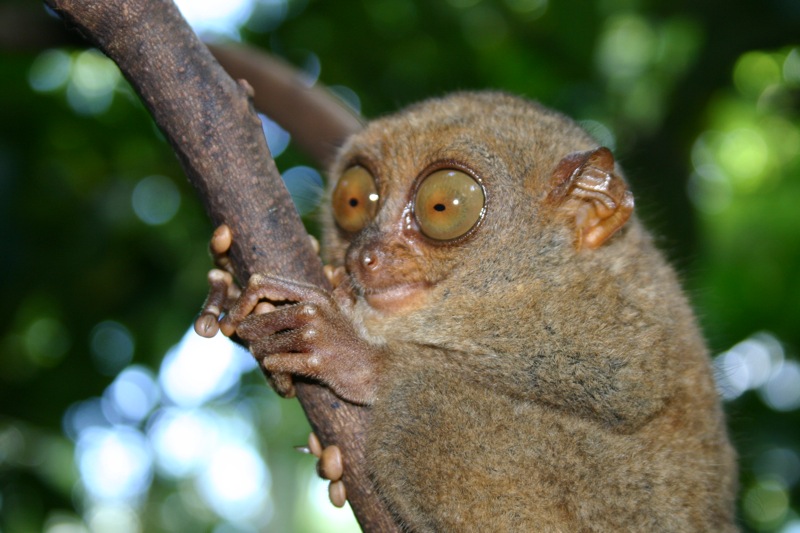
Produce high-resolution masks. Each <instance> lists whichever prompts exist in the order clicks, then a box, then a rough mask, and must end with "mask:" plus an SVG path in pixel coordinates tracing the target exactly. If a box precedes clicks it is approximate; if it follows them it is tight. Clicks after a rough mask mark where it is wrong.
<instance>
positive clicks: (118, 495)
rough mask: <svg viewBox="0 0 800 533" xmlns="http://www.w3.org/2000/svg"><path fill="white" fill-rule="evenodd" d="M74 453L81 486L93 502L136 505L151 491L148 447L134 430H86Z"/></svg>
mask: <svg viewBox="0 0 800 533" xmlns="http://www.w3.org/2000/svg"><path fill="white" fill-rule="evenodd" d="M75 454H76V463H77V464H78V468H79V470H80V473H81V479H82V481H83V484H84V486H85V488H86V491H87V493H88V494H89V496H90V497H91V498H92V499H93V500H95V501H100V502H119V503H127V502H135V501H137V500H138V499H139V498H141V497H142V496H143V495H144V494H145V493H146V492H147V490H148V489H149V488H150V481H151V479H152V474H153V468H152V467H153V461H152V453H151V451H150V444H149V443H148V441H147V439H145V437H144V435H142V434H141V433H140V432H138V431H136V430H135V429H132V428H129V427H125V426H118V427H114V428H90V429H87V430H86V431H84V432H83V433H82V434H81V435H80V438H79V439H78V445H77V447H76V449H75Z"/></svg>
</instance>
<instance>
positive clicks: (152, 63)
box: [46, 0, 398, 531]
mask: <svg viewBox="0 0 800 533" xmlns="http://www.w3.org/2000/svg"><path fill="white" fill-rule="evenodd" d="M46 2H47V4H48V5H49V6H50V7H52V8H53V9H54V10H55V11H57V12H58V13H59V14H61V16H62V17H64V18H65V19H66V20H67V21H68V22H69V23H71V25H73V26H74V27H75V28H77V29H78V31H80V32H81V33H82V34H83V35H84V37H86V38H87V39H88V40H89V41H91V42H92V43H94V44H95V45H96V46H97V47H98V48H100V49H101V50H102V51H103V52H105V53H106V54H107V55H108V56H109V57H110V58H111V59H113V60H114V61H115V62H116V63H117V65H118V66H119V67H120V70H121V71H122V72H123V74H124V75H125V77H126V78H127V79H128V81H129V82H130V83H131V85H132V86H133V87H134V89H135V90H136V91H137V93H138V94H139V96H140V97H141V98H142V101H143V102H144V104H145V106H146V107H147V109H148V110H149V111H150V113H151V114H152V116H153V118H154V119H155V121H156V123H157V124H158V125H159V127H160V128H161V130H162V131H163V132H164V134H165V136H166V137H167V139H168V140H169V142H170V144H171V145H172V147H173V148H174V150H175V152H176V154H177V155H178V158H179V159H180V161H181V163H182V165H183V168H184V171H185V172H186V174H187V176H188V178H189V180H190V182H191V183H192V184H193V185H194V186H195V187H196V188H197V190H198V192H199V193H200V196H201V197H202V199H203V201H204V203H205V206H206V209H207V212H208V214H209V216H210V218H211V220H212V222H213V223H214V224H215V225H219V224H221V223H223V222H224V223H225V224H228V225H229V226H230V227H231V229H232V231H233V234H234V245H233V248H232V250H231V260H232V264H233V266H234V269H235V271H236V274H237V276H238V277H239V279H243V280H246V279H247V278H248V277H249V276H250V274H252V273H254V272H270V273H273V274H277V275H280V276H284V277H291V278H294V279H299V280H303V281H306V282H310V283H314V284H316V285H319V286H322V287H327V281H326V279H325V276H324V275H323V273H322V269H321V263H320V261H319V258H318V257H317V256H316V254H315V253H314V251H313V249H312V248H311V246H310V243H309V240H308V237H307V235H306V233H305V230H304V228H303V226H302V223H301V221H300V219H299V217H298V216H297V214H296V211H295V210H294V207H293V205H292V201H291V198H290V197H289V194H288V192H287V191H286V189H285V187H284V186H283V184H282V181H281V178H280V175H279V173H278V170H277V168H276V167H275V164H274V162H273V160H272V158H271V156H270V155H269V151H268V149H267V146H266V142H265V139H264V136H263V133H262V130H261V125H260V123H259V121H258V118H257V117H256V115H255V113H254V111H253V108H252V106H251V104H250V101H249V98H248V92H249V86H248V85H247V84H241V83H238V84H237V83H236V82H234V81H233V80H232V79H231V78H230V77H229V76H227V75H226V74H225V72H224V71H223V70H222V69H221V68H220V66H219V65H218V64H217V63H216V61H214V59H213V58H212V57H211V54H210V53H209V51H208V49H207V48H206V47H205V45H203V44H202V43H201V42H200V41H199V40H198V39H197V37H196V36H195V35H194V33H193V32H192V31H191V29H190V28H189V27H188V25H187V24H186V22H185V21H184V20H183V19H182V17H181V16H180V14H179V13H178V11H177V8H175V6H174V5H173V4H172V2H170V1H169V0H136V1H133V0H103V1H102V2H97V1H93V0H46ZM297 391H298V398H299V399H300V402H301V404H302V405H303V408H304V409H305V412H306V415H307V416H308V419H309V421H310V422H311V425H312V427H313V429H314V431H315V432H316V433H317V434H318V435H319V437H320V439H321V441H322V442H323V444H325V445H329V444H337V445H338V446H339V447H340V448H342V451H343V453H344V455H345V457H346V460H347V464H346V473H345V479H344V481H345V484H346V486H347V491H348V499H349V500H350V503H351V505H352V507H353V510H354V512H355V514H356V517H357V519H358V521H359V523H360V524H361V527H362V529H364V530H366V531H398V528H397V526H396V524H395V523H394V521H393V520H392V518H391V516H390V515H389V514H388V512H387V511H386V509H385V507H384V506H383V505H382V503H381V502H380V500H379V499H378V498H377V495H376V494H375V492H374V489H373V486H372V484H371V483H370V481H369V478H368V476H367V474H366V471H365V468H364V461H363V457H364V432H365V429H366V426H367V424H368V423H369V411H368V410H367V409H365V408H361V407H358V406H354V405H351V404H348V403H346V402H344V401H342V400H341V399H339V398H338V397H336V396H334V395H333V394H332V393H330V391H328V389H325V388H323V387H320V386H317V385H313V384H306V383H299V384H298V387H297Z"/></svg>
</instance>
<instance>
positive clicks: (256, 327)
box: [195, 226, 380, 404]
mask: <svg viewBox="0 0 800 533" xmlns="http://www.w3.org/2000/svg"><path fill="white" fill-rule="evenodd" d="M229 232H230V230H227V227H226V226H221V227H220V228H219V229H218V230H217V232H215V236H217V235H218V234H219V237H218V238H215V239H212V244H211V250H212V253H213V254H214V255H215V258H219V257H223V256H224V254H225V252H227V250H228V249H229V247H230V243H231V241H232V239H231V238H230V237H229ZM215 243H216V244H215ZM216 262H217V264H220V263H221V261H220V260H219V259H217V261H216ZM326 274H327V275H328V276H329V279H330V280H331V282H332V284H336V283H337V282H339V281H341V280H342V279H343V278H344V277H345V273H344V271H343V269H336V270H333V269H330V268H327V269H326ZM209 283H210V286H211V289H210V292H209V296H208V299H207V300H206V304H205V305H204V307H203V312H202V313H201V315H200V317H199V318H198V319H197V322H196V323H195V330H196V331H198V333H199V334H200V335H204V336H213V335H214V334H216V330H217V328H219V329H221V330H222V333H223V334H225V335H227V336H229V337H230V336H232V335H234V334H236V335H238V336H239V337H240V338H241V339H242V340H244V341H246V342H247V343H248V345H249V347H250V351H251V352H252V353H253V355H254V356H255V357H256V359H258V360H259V362H260V363H261V365H262V367H263V368H264V370H265V371H266V373H267V375H268V376H269V377H270V379H271V381H272V384H273V386H274V387H275V390H277V391H278V393H279V394H281V395H283V396H293V395H294V386H293V384H292V380H291V377H290V376H292V375H294V376H303V377H307V378H311V379H314V380H317V381H319V382H321V383H324V384H326V385H328V386H329V387H330V388H331V390H333V391H334V392H335V393H336V394H338V395H339V396H340V397H342V398H344V399H346V400H348V401H351V402H353V403H360V404H368V403H371V402H372V400H373V399H374V397H375V392H376V391H375V389H376V379H375V376H376V370H377V366H378V365H379V364H380V356H379V348H377V347H375V346H373V345H371V344H369V343H368V342H367V341H365V340H364V339H362V338H361V337H360V335H359V334H358V333H357V331H356V330H355V328H354V327H353V324H352V322H351V321H350V319H349V317H348V316H347V313H346V310H347V308H348V307H349V306H351V305H352V300H351V298H350V296H349V294H348V293H347V292H346V291H344V290H337V291H335V293H334V294H335V297H334V295H331V294H329V293H327V292H326V291H324V290H322V289H320V288H318V287H315V286H313V285H309V284H306V283H300V282H296V281H292V280H287V279H283V278H278V277H273V276H267V275H263V274H254V275H253V276H251V278H250V280H249V281H248V284H247V287H246V288H245V289H244V290H243V291H239V290H238V287H236V286H235V284H234V283H233V278H232V276H231V275H230V273H229V272H227V271H225V270H212V271H211V272H210V273H209ZM222 313H225V315H224V316H223V318H222V319H221V320H219V322H218V323H217V320H218V319H219V316H220V315H221V314H222Z"/></svg>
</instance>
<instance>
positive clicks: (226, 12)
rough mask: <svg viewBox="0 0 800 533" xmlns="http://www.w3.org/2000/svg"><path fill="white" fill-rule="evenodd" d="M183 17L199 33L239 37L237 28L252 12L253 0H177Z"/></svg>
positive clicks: (176, 3)
mask: <svg viewBox="0 0 800 533" xmlns="http://www.w3.org/2000/svg"><path fill="white" fill-rule="evenodd" d="M175 5H177V6H178V9H179V10H180V12H181V14H182V15H183V17H184V18H185V19H186V21H187V22H188V23H189V25H190V26H192V28H193V29H194V30H195V31H196V32H197V33H200V34H206V35H208V34H211V35H221V36H224V37H228V38H231V39H238V38H239V28H240V27H241V26H242V25H243V24H244V23H245V22H246V21H247V19H248V18H249V17H250V14H251V13H252V12H253V7H254V2H253V0H226V1H225V2H220V1H219V0H177V1H176V2H175Z"/></svg>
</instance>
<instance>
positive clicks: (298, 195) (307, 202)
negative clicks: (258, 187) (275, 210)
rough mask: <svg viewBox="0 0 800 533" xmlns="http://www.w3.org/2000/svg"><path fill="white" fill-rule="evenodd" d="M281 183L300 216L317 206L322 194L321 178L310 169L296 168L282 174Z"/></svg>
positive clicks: (304, 167)
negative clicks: (287, 191)
mask: <svg viewBox="0 0 800 533" xmlns="http://www.w3.org/2000/svg"><path fill="white" fill-rule="evenodd" d="M283 182H284V183H285V184H286V188H287V189H288V190H289V194H291V195H292V200H293V201H294V205H295V207H296V208H297V212H298V213H300V214H301V215H305V214H307V213H310V212H311V211H313V210H314V209H316V208H317V206H319V204H320V201H321V200H322V195H323V193H324V186H323V184H322V176H320V174H319V172H317V171H316V170H315V169H313V168H311V167H306V166H296V167H292V168H290V169H288V170H286V171H285V172H284V173H283Z"/></svg>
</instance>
